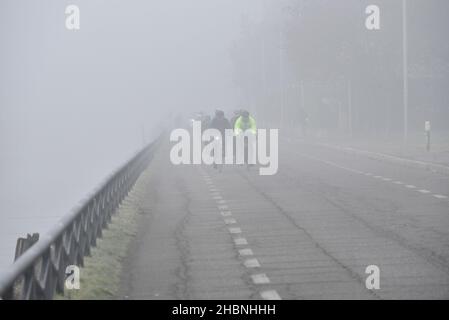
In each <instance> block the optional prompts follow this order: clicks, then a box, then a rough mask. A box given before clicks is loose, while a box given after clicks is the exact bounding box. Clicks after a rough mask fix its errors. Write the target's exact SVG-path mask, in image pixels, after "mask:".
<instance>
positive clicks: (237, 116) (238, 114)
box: [206, 110, 257, 168]
mask: <svg viewBox="0 0 449 320" xmlns="http://www.w3.org/2000/svg"><path fill="white" fill-rule="evenodd" d="M206 127H207V128H211V129H217V130H218V131H220V133H221V136H222V137H224V136H225V130H226V129H232V130H234V134H235V135H239V134H242V133H244V132H246V130H251V132H252V133H253V134H256V132H257V126H256V120H254V118H253V117H252V116H250V114H249V112H248V111H246V110H236V111H234V115H233V116H232V118H231V119H230V120H228V119H227V118H226V117H225V114H224V112H223V111H222V110H216V111H215V116H214V117H213V118H212V120H211V121H210V122H209V123H208V124H207V126H206ZM224 154H225V146H224V144H223V155H224ZM246 158H247V155H246V154H245V159H246ZM214 167H215V168H217V166H216V165H214Z"/></svg>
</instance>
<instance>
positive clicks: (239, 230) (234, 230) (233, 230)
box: [228, 228, 242, 234]
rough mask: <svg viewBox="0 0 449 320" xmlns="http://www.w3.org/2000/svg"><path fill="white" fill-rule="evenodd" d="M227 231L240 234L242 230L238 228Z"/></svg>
mask: <svg viewBox="0 0 449 320" xmlns="http://www.w3.org/2000/svg"><path fill="white" fill-rule="evenodd" d="M228 230H229V232H230V233H233V234H237V233H242V229H240V228H229V229H228Z"/></svg>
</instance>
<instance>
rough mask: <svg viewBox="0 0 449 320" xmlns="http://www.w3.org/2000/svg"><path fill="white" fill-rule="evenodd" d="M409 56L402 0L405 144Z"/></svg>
mask: <svg viewBox="0 0 449 320" xmlns="http://www.w3.org/2000/svg"><path fill="white" fill-rule="evenodd" d="M407 58H408V56H407V1H406V0H402V63H403V64H402V72H403V74H402V78H403V103H404V105H403V107H404V137H403V138H404V145H405V144H406V143H407V140H408V61H407V60H408V59H407Z"/></svg>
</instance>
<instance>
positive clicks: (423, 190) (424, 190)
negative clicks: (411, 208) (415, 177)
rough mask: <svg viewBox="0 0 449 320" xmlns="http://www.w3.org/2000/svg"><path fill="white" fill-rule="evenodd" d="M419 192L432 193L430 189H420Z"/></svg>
mask: <svg viewBox="0 0 449 320" xmlns="http://www.w3.org/2000/svg"><path fill="white" fill-rule="evenodd" d="M418 192H420V193H423V194H428V193H430V191H429V190H426V189H420V190H418Z"/></svg>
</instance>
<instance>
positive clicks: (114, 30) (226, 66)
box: [0, 0, 257, 265]
mask: <svg viewBox="0 0 449 320" xmlns="http://www.w3.org/2000/svg"><path fill="white" fill-rule="evenodd" d="M72 2H73V1H72ZM72 2H71V1H51V0H42V1H32V0H20V1H17V0H2V1H1V3H0V43H1V50H0V70H1V72H0V121H1V124H0V130H1V132H0V148H1V150H2V157H1V160H0V161H1V162H0V164H1V165H0V170H1V179H0V197H1V199H0V212H1V213H0V235H1V241H0V256H1V257H0V261H1V265H4V264H5V262H10V261H11V259H12V255H13V251H14V245H15V240H16V238H17V237H18V236H23V235H25V234H26V233H27V232H43V231H44V230H46V228H47V227H48V226H50V225H51V224H52V223H53V222H54V221H55V219H56V218H57V217H60V216H61V215H63V214H65V213H66V212H67V211H68V210H69V209H70V208H71V207H73V206H74V205H75V204H76V203H77V202H78V201H79V200H80V199H82V198H83V197H84V196H86V195H87V194H88V193H89V192H90V190H92V189H93V188H94V187H95V186H96V185H97V184H98V183H99V182H100V181H101V180H102V179H103V178H104V177H105V176H107V175H108V174H109V173H110V172H111V171H112V170H113V169H115V168H116V167H117V166H118V165H120V164H121V163H123V162H124V161H125V160H126V159H128V158H129V157H130V156H131V155H132V154H133V153H134V152H135V151H137V150H138V149H139V148H141V147H142V145H143V143H145V142H147V143H148V142H150V141H151V140H152V139H154V138H155V137H156V136H157V135H158V134H159V131H160V129H161V128H163V127H164V125H165V124H166V123H167V121H168V119H170V117H171V116H173V115H174V114H176V113H178V112H179V111H182V112H184V113H186V114H188V113H189V112H188V111H186V110H191V111H192V112H193V111H195V110H212V111H213V110H215V109H216V108H218V107H221V108H223V106H229V105H232V104H234V103H235V87H234V85H233V81H232V75H231V60H230V55H229V47H230V46H231V43H232V41H233V39H235V38H236V36H237V35H238V34H239V32H240V26H241V20H242V15H246V16H248V15H252V14H253V13H251V12H250V11H249V10H250V8H251V7H253V6H254V5H257V1H239V2H237V1H225V0H214V1H210V0H197V1H181V0H179V1H172V0H171V1H123V0H113V1H100V0H95V1H75V2H76V4H77V5H78V6H79V8H80V13H81V14H80V17H81V19H80V22H81V23H80V27H81V28H80V30H77V31H69V30H67V29H66V28H65V19H66V15H65V13H64V11H65V8H66V6H67V5H69V4H72Z"/></svg>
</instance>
